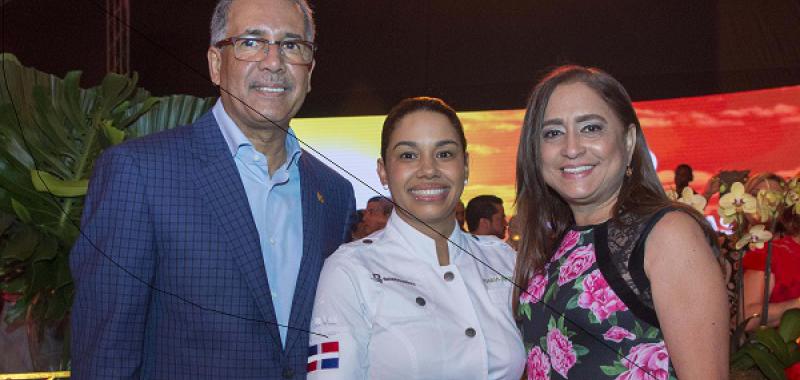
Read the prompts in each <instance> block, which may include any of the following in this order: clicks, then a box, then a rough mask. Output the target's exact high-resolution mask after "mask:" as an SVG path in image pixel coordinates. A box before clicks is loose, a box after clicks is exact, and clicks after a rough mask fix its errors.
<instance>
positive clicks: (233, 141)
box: [212, 100, 303, 347]
mask: <svg viewBox="0 0 800 380" xmlns="http://www.w3.org/2000/svg"><path fill="white" fill-rule="evenodd" d="M212 112H213V113H214V117H215V118H216V119H217V123H218V124H219V126H220V130H221V131H222V135H223V136H224V137H225V141H226V142H227V143H228V148H229V149H230V151H231V156H233V159H234V161H235V162H236V169H237V170H238V171H239V177H241V179H242V184H244V191H245V193H247V201H248V202H249V203H250V211H251V212H252V213H253V220H255V223H256V229H257V230H258V236H259V239H260V243H261V253H262V255H263V256H264V267H266V268H267V279H268V281H269V289H270V291H271V292H272V304H273V306H274V307H275V315H276V317H277V319H278V320H277V321H276V322H277V323H279V324H281V325H282V326H286V325H288V324H289V316H290V315H291V312H292V299H293V298H294V289H295V285H296V284H297V274H298V272H299V271H300V260H301V259H302V257H303V212H302V210H303V208H302V205H301V203H300V202H301V200H300V169H299V168H298V160H299V158H300V154H302V151H301V150H300V144H298V143H297V139H295V138H293V137H291V136H288V135H287V136H286V142H285V144H286V162H284V163H283V165H281V166H280V167H279V168H278V170H276V171H275V173H274V174H273V175H272V177H270V175H269V166H268V162H267V157H266V156H264V154H262V153H261V152H258V151H257V150H255V149H254V147H253V144H252V143H251V142H250V140H248V139H247V137H246V136H245V135H244V133H242V131H241V130H240V129H239V127H237V126H236V123H234V122H233V120H232V119H231V118H230V116H228V114H227V113H226V112H225V109H224V108H223V106H222V101H220V100H218V101H217V104H215V105H214V108H213V110H212ZM289 131H290V132H291V134H292V135H293V134H294V132H293V131H292V130H291V129H289ZM278 330H279V331H280V334H281V342H282V343H283V345H284V347H285V346H286V332H287V331H288V329H287V328H286V327H279V328H278Z"/></svg>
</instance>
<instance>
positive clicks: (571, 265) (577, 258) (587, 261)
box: [558, 244, 595, 286]
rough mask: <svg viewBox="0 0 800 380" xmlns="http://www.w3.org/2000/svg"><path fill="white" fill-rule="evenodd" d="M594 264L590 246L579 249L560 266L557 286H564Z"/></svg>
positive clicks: (592, 249) (592, 250) (592, 251)
mask: <svg viewBox="0 0 800 380" xmlns="http://www.w3.org/2000/svg"><path fill="white" fill-rule="evenodd" d="M594 262H595V256H594V247H592V245H591V244H589V245H587V246H585V247H579V248H578V249H576V250H574V251H572V253H571V254H570V255H569V257H567V260H566V261H564V264H562V265H561V269H559V271H558V285H559V286H561V285H564V284H566V283H568V282H570V281H572V280H574V279H576V278H578V276H580V275H581V274H583V272H586V270H587V269H589V268H591V267H592V265H593V264H594Z"/></svg>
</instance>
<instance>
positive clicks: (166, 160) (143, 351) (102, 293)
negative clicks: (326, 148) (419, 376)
mask: <svg viewBox="0 0 800 380" xmlns="http://www.w3.org/2000/svg"><path fill="white" fill-rule="evenodd" d="M211 29H212V36H211V46H210V47H209V50H208V61H209V71H210V74H211V78H212V80H213V81H214V83H215V84H216V85H218V86H219V87H220V93H221V96H220V100H219V101H218V102H217V104H216V105H215V106H214V108H213V109H212V111H210V112H209V113H207V114H205V115H204V116H202V117H201V118H200V119H198V120H197V121H196V122H195V123H194V124H192V125H189V126H184V127H178V128H175V129H172V130H168V131H165V132H162V133H158V134H154V135H150V136H147V137H144V138H141V139H136V140H132V141H129V142H126V143H124V144H121V145H119V146H116V147H114V148H112V149H109V150H108V151H106V152H105V153H104V154H103V155H102V156H101V158H100V159H98V161H97V162H96V164H95V168H94V175H93V178H92V181H91V183H90V186H89V194H88V196H87V199H86V205H85V208H84V213H83V220H82V226H83V228H82V234H81V237H80V238H79V239H78V241H77V243H76V244H75V246H74V248H73V251H72V254H71V257H70V265H71V268H72V273H73V276H74V278H75V286H76V292H77V293H76V298H75V304H74V305H73V309H72V327H73V330H72V369H73V373H72V375H73V378H74V379H121V378H145V379H181V378H187V379H189V378H191V379H198V378H202V379H273V378H286V379H291V378H297V379H302V378H305V368H306V363H307V349H308V334H309V332H308V331H307V330H308V328H309V322H310V321H309V318H310V316H311V307H312V305H313V302H314V293H315V291H316V287H317V280H318V277H319V272H320V269H321V267H322V263H323V260H324V259H325V258H326V257H327V256H328V255H329V254H330V253H332V252H333V251H334V250H335V249H336V248H337V247H338V246H339V244H341V243H342V242H344V239H345V238H346V236H347V235H348V232H349V226H348V222H349V220H348V219H349V218H350V215H351V214H352V212H353V210H354V208H355V200H354V197H353V189H352V187H351V185H350V184H349V182H347V181H346V180H345V179H344V178H342V177H341V176H339V175H338V174H336V173H335V172H334V171H333V170H331V169H330V168H328V167H327V166H325V165H324V164H322V163H321V162H320V161H318V160H317V159H315V158H314V157H312V156H311V155H310V154H308V153H307V152H305V151H302V150H301V149H300V147H299V145H298V143H297V141H296V139H294V138H293V137H292V136H291V129H290V128H289V121H290V120H291V118H292V117H293V116H294V115H295V114H296V113H297V111H298V110H299V108H300V106H301V105H302V103H303V100H304V99H305V95H306V93H307V92H308V91H309V90H310V84H309V83H310V78H311V72H312V70H313V67H314V61H313V50H314V45H313V39H314V24H313V18H312V15H311V11H310V9H309V8H308V5H307V4H306V3H305V0H233V1H231V0H222V1H220V2H219V3H218V5H217V8H216V10H215V13H214V16H213V18H212V28H211ZM287 131H289V133H288V134H287Z"/></svg>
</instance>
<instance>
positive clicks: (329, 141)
mask: <svg viewBox="0 0 800 380" xmlns="http://www.w3.org/2000/svg"><path fill="white" fill-rule="evenodd" d="M634 105H635V107H636V111H637V113H638V115H639V119H640V121H641V123H642V126H643V128H644V131H645V137H646V138H647V143H648V145H649V146H650V149H651V151H652V152H653V153H654V155H655V156H656V159H657V161H658V163H657V170H658V174H659V178H660V179H661V181H662V183H663V184H664V186H665V187H672V186H674V184H673V180H672V177H673V169H674V168H675V167H676V166H677V165H678V164H681V163H687V164H689V165H690V166H692V168H693V169H694V181H693V182H692V183H691V186H692V187H693V188H694V189H695V191H696V192H702V191H703V189H704V187H705V183H706V181H707V180H708V178H710V177H711V176H712V175H714V174H715V173H717V172H719V171H720V170H743V169H750V170H751V171H752V172H753V173H757V172H762V171H772V172H776V173H777V174H779V175H782V176H785V177H786V176H791V175H794V174H795V173H798V172H799V171H800V149H798V142H799V141H800V86H791V87H782V88H777V89H769V90H759V91H748V92H737V93H729V94H721V95H711V96H701V97H692V98H678V99H668V100H655V101H646V102H637V103H635V104H634ZM524 114H525V111H524V110H508V111H480V112H461V113H459V116H460V117H461V120H462V122H463V124H464V128H465V133H466V136H467V145H468V151H469V154H470V178H469V180H470V182H469V185H468V186H467V187H466V188H465V189H464V194H463V196H462V199H463V200H464V201H465V203H466V201H468V200H469V199H471V198H472V197H474V196H476V195H480V194H495V195H498V196H500V197H501V198H503V199H504V201H505V203H506V210H507V213H509V214H510V211H511V205H513V202H514V183H515V175H516V173H515V167H516V151H517V144H518V141H519V130H520V126H521V125H522V119H523V116H524ZM383 119H384V116H382V115H381V116H358V117H338V118H316V119H296V120H294V121H293V122H292V127H293V128H294V130H295V132H296V133H297V136H298V137H299V138H300V139H301V140H303V141H304V142H306V143H307V144H309V145H311V146H313V147H314V148H315V149H317V150H319V151H320V152H321V153H322V154H324V155H326V156H328V157H329V158H330V159H332V160H333V161H335V162H336V163H337V164H339V165H340V166H342V167H343V168H344V169H346V170H347V171H349V172H351V173H352V174H354V175H355V176H357V177H358V178H360V179H361V180H363V181H364V182H365V183H367V184H369V185H370V186H372V187H373V188H374V189H376V190H378V191H380V192H382V193H385V190H383V188H382V187H381V184H380V182H379V181H378V176H377V174H376V173H375V165H376V164H375V162H376V159H377V158H378V157H379V155H380V152H379V151H380V132H381V126H382V124H383ZM306 149H307V148H306ZM307 150H308V149H307ZM323 161H325V160H323ZM326 163H328V162H326ZM329 165H331V164H330V163H329ZM331 166H333V165H331ZM337 170H339V171H340V172H341V171H342V170H340V169H337ZM344 175H345V177H346V178H348V179H350V180H351V182H353V187H354V189H355V191H356V197H357V205H358V207H359V208H361V207H364V205H365V204H366V201H367V199H369V198H370V197H372V196H374V195H375V193H374V192H373V191H372V190H370V189H369V188H367V187H366V186H365V185H364V184H362V183H360V182H359V181H357V180H355V179H353V178H352V177H351V176H349V175H348V174H344ZM385 195H388V194H387V193H385ZM712 209H713V207H712ZM707 211H708V210H707Z"/></svg>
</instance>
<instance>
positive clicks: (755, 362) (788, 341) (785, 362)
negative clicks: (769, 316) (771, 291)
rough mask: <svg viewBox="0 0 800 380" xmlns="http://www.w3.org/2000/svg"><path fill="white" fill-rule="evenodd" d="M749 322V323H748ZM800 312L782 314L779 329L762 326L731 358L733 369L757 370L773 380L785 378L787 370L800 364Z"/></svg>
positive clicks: (792, 311) (796, 310) (798, 310)
mask: <svg viewBox="0 0 800 380" xmlns="http://www.w3.org/2000/svg"><path fill="white" fill-rule="evenodd" d="M745 323H747V321H746V322H745ZM798 338H800V309H791V310H788V311H786V312H784V313H783V316H782V317H781V323H780V325H779V326H778V328H773V327H766V326H762V327H759V328H758V329H757V330H756V331H755V332H754V333H753V334H751V335H750V337H749V339H748V340H747V341H746V342H745V344H744V345H742V346H741V347H739V349H738V350H737V351H736V352H735V353H734V354H733V355H732V356H731V368H732V369H738V370H745V369H749V368H753V367H758V369H759V370H760V371H761V373H763V374H764V376H766V377H767V378H768V379H770V380H782V379H786V375H785V373H784V368H788V367H791V366H792V365H794V364H796V363H800V348H798V344H797V340H798Z"/></svg>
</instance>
